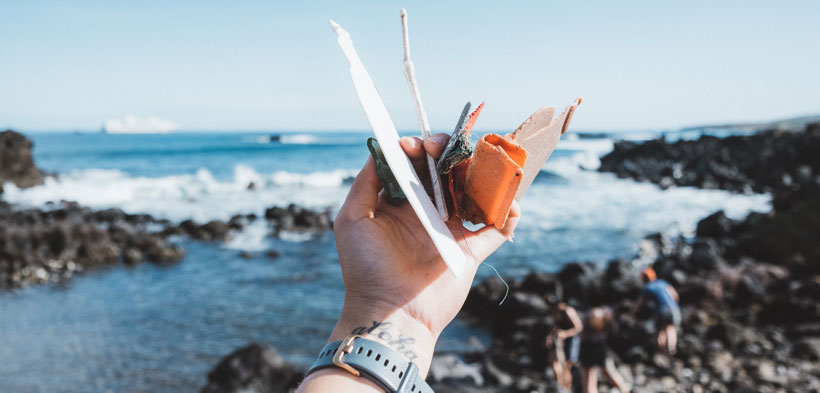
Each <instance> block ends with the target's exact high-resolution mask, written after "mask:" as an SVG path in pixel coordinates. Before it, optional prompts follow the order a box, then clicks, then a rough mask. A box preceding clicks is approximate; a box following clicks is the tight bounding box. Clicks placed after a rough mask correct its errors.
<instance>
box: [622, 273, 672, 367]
mask: <svg viewBox="0 0 820 393" xmlns="http://www.w3.org/2000/svg"><path fill="white" fill-rule="evenodd" d="M641 278H642V279H643V282H644V288H643V291H642V292H641V295H640V297H639V298H638V301H637V302H636V303H635V307H634V308H633V309H632V316H633V318H634V316H635V314H636V313H637V312H638V310H640V308H641V307H642V306H643V305H644V304H646V303H647V299H648V300H649V301H650V302H649V303H651V305H652V311H653V313H654V315H655V334H656V337H655V338H656V339H657V342H658V348H661V349H662V350H666V352H667V353H668V354H670V355H674V354H675V352H676V351H677V343H678V331H677V328H678V326H680V319H681V316H680V307H679V306H678V302H679V301H680V298H679V296H678V292H677V291H675V288H673V287H672V285H670V284H669V283H668V282H666V281H665V280H662V279H658V277H657V274H655V270H653V269H652V268H649V267H648V268H646V269H644V271H643V273H642V274H641Z"/></svg>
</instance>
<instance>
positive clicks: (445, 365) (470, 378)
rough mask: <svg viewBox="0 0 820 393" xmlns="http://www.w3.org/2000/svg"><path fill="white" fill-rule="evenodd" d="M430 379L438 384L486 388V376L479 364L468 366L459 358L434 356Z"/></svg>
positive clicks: (454, 356) (451, 355)
mask: <svg viewBox="0 0 820 393" xmlns="http://www.w3.org/2000/svg"><path fill="white" fill-rule="evenodd" d="M429 377H431V378H432V380H433V381H434V382H435V383H437V384H448V385H465V384H469V385H473V386H484V376H482V374H481V367H480V365H478V364H467V363H465V362H464V360H462V359H461V358H460V357H459V356H457V355H453V354H448V355H439V356H434V357H433V361H432V363H431V364H430V373H429Z"/></svg>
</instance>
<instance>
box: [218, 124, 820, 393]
mask: <svg viewBox="0 0 820 393" xmlns="http://www.w3.org/2000/svg"><path fill="white" fill-rule="evenodd" d="M818 151H820V124H812V125H809V126H808V127H807V128H806V130H805V131H803V132H782V131H765V132H761V133H758V134H755V135H750V136H743V137H728V138H723V139H720V138H714V137H709V136H703V137H701V138H700V139H699V140H696V141H679V142H675V143H667V142H666V141H665V140H663V139H658V140H653V141H648V142H645V143H643V144H637V143H633V142H619V143H617V144H616V145H615V149H614V151H613V152H612V153H610V154H609V155H607V156H605V157H603V158H602V160H601V161H602V165H601V169H600V170H601V171H608V172H615V173H616V174H617V175H618V176H619V177H622V178H632V179H636V180H640V181H646V180H648V181H652V182H654V183H656V184H658V185H659V186H660V187H663V188H668V187H672V186H695V187H701V188H720V189H725V190H730V191H735V192H770V193H772V195H773V209H772V211H771V212H769V213H752V214H750V215H749V216H748V217H746V218H745V219H743V220H732V219H729V218H727V217H726V216H725V215H724V214H723V212H722V211H719V212H716V213H714V214H712V215H710V216H709V217H706V218H704V219H703V220H701V221H700V222H699V223H698V227H697V233H696V235H695V236H694V238H691V239H688V238H682V237H679V238H671V239H670V238H667V237H664V236H663V235H661V234H655V235H651V236H648V237H647V238H646V239H644V241H643V242H642V244H641V247H640V249H641V251H640V253H639V254H638V255H637V256H636V257H635V258H633V259H631V260H614V261H611V262H610V263H609V264H608V265H607V266H606V268H604V269H601V268H599V267H597V266H596V265H594V264H592V263H583V262H574V263H569V264H567V265H565V266H564V267H563V269H562V270H561V271H559V272H557V273H555V274H548V273H539V272H532V273H530V274H529V275H527V276H526V277H524V278H522V279H521V280H517V281H514V282H512V283H510V284H511V290H510V297H509V298H508V299H507V301H506V302H505V303H504V304H502V305H498V302H499V300H500V299H501V297H502V296H503V294H504V287H503V285H502V284H501V283H500V282H499V281H498V280H497V279H495V278H493V279H487V280H485V281H483V282H482V283H480V284H479V285H477V286H475V287H473V289H472V290H471V292H470V296H469V297H468V299H467V302H466V304H465V306H464V309H463V310H462V313H461V314H460V317H461V318H464V319H466V320H468V321H471V322H472V323H475V324H476V325H479V326H483V327H486V328H487V329H488V330H489V331H490V333H491V334H492V337H493V343H492V345H491V347H490V348H489V349H488V350H487V351H484V352H480V353H462V354H458V355H453V354H447V355H436V357H435V358H434V361H433V366H432V368H431V372H430V376H429V377H428V381H429V382H431V384H432V385H433V387H434V388H435V389H436V391H437V392H534V391H535V392H558V391H559V390H558V386H557V384H556V381H555V377H554V375H553V373H552V371H551V368H550V367H548V365H547V362H546V359H547V349H546V348H545V347H544V345H543V343H544V339H545V337H546V334H547V332H549V331H550V329H551V327H552V325H553V323H554V321H552V320H551V317H550V316H549V315H550V313H549V310H548V305H547V303H546V301H545V297H546V296H548V295H557V296H559V297H560V298H562V299H564V300H565V301H567V302H568V303H570V304H571V305H573V306H575V307H577V308H579V309H580V310H584V309H589V308H590V307H593V306H598V305H606V306H609V307H611V308H612V309H613V310H614V311H615V314H616V316H617V320H618V325H619V329H618V330H617V334H616V335H615V336H614V337H613V338H612V339H611V342H610V346H611V348H610V350H611V352H612V355H613V358H614V360H615V363H616V364H617V366H618V368H619V370H620V371H621V373H622V374H623V375H624V376H625V377H626V378H627V381H628V382H629V384H630V385H631V386H632V389H633V390H632V391H633V392H667V391H679V392H733V393H741V392H745V393H751V392H762V393H766V392H810V391H818V390H820V367H818V366H817V365H818V364H820V363H818V362H820V304H818V299H820V277H818V274H820V242H818V241H817V234H818V233H820V155H817V154H816V152H818ZM645 266H653V267H654V268H655V270H656V271H657V273H658V275H659V277H661V278H664V279H666V280H667V281H669V282H670V283H671V284H672V285H674V286H675V287H676V288H677V290H678V292H679V293H680V296H681V308H682V314H683V321H682V327H681V336H680V339H679V351H678V353H677V354H675V355H674V356H667V355H664V354H661V353H659V352H658V351H657V350H656V348H655V344H654V342H653V341H654V340H653V338H652V337H653V335H652V329H651V323H649V321H647V320H646V317H647V316H646V315H640V314H639V315H638V318H636V319H632V318H630V317H628V316H627V314H628V310H629V309H630V308H631V307H632V305H633V304H634V302H635V300H636V297H637V295H638V293H639V291H640V289H641V287H642V284H641V281H640V270H641V269H642V268H643V267H645ZM270 351H271V349H270V348H268V347H265V346H264V345H259V344H254V345H251V346H249V347H246V348H243V349H240V350H239V351H237V352H235V353H233V354H231V355H228V356H226V357H225V358H224V359H223V360H222V362H221V363H220V366H218V367H217V368H216V369H215V370H214V371H212V372H211V373H210V374H209V375H208V385H207V386H206V387H205V388H203V390H202V392H207V393H216V392H239V391H254V392H287V391H292V390H293V388H294V387H295V386H296V384H298V379H297V378H294V373H297V374H298V371H294V367H293V366H291V365H287V364H286V363H284V365H283V363H282V362H281V361H280V360H281V358H278V357H276V356H269V357H262V356H258V355H254V354H259V353H271V352H270ZM273 353H275V352H273ZM268 358H272V359H274V360H275V361H269V360H266V359H268ZM277 359H279V360H277ZM226 365H230V366H226ZM575 380H576V381H577V380H578V378H577V375H576V378H575ZM602 387H604V385H603V384H602ZM577 388H578V387H577V386H576V389H577ZM605 389H608V387H605ZM604 391H607V390H604Z"/></svg>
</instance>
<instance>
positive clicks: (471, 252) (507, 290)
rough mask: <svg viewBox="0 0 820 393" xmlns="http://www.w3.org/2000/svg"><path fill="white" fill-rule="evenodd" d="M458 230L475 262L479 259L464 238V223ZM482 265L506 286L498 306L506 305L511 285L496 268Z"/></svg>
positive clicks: (483, 263) (482, 263)
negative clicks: (491, 270) (490, 270)
mask: <svg viewBox="0 0 820 393" xmlns="http://www.w3.org/2000/svg"><path fill="white" fill-rule="evenodd" d="M455 217H456V218H458V216H455ZM458 230H459V232H461V238H462V239H464V244H465V245H466V246H467V253H469V254H470V256H471V257H473V259H474V260H475V259H477V258H476V257H475V254H473V250H472V249H471V248H470V242H469V241H468V239H467V237H466V236H464V225H463V224H462V223H459V224H458ZM481 265H487V266H489V267H490V269H493V271H494V272H495V275H496V277H498V279H499V280H501V283H502V284H504V297H503V298H501V301H500V302H499V303H498V305H499V306H500V305H502V304H504V301H505V300H507V295H509V294H510V285H509V284H507V281H506V280H504V277H501V273H499V272H498V269H496V268H495V266H493V265H490V264H489V263H487V262H484V261H481V262H480V263H479V266H481Z"/></svg>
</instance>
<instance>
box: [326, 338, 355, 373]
mask: <svg viewBox="0 0 820 393" xmlns="http://www.w3.org/2000/svg"><path fill="white" fill-rule="evenodd" d="M360 337H361V336H359V335H357V334H353V335H350V336H347V337H345V339H344V340H342V343H341V344H339V348H336V353H334V354H333V364H334V365H336V366H337V367H341V368H343V369H344V370H345V371H347V372H349V373H351V374H353V375H354V376H357V377H358V376H359V374H360V373H359V370H356V369H355V368H353V367H352V366H351V365H349V364H347V363H345V361H344V356H345V354H347V353H351V352H353V341H354V340H356V339H357V338H360Z"/></svg>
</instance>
